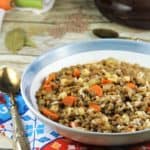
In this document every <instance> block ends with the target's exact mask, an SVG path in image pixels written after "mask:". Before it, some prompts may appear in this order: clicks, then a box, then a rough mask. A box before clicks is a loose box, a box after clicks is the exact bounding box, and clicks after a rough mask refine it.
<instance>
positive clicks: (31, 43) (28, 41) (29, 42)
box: [24, 37, 36, 48]
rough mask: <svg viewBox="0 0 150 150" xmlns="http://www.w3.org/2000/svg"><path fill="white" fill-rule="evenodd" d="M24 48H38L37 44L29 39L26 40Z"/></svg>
mask: <svg viewBox="0 0 150 150" xmlns="http://www.w3.org/2000/svg"><path fill="white" fill-rule="evenodd" d="M24 46H29V47H33V48H36V44H35V43H34V42H33V41H32V40H31V39H30V38H28V37H26V39H25V43H24Z"/></svg>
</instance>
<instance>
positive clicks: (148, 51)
mask: <svg viewBox="0 0 150 150" xmlns="http://www.w3.org/2000/svg"><path fill="white" fill-rule="evenodd" d="M98 43H106V44H107V43H111V44H116V45H117V44H125V45H126V44H127V47H128V48H127V49H128V50H123V51H129V52H135V53H142V54H148V55H149V56H150V43H148V42H143V41H134V40H124V39H98V40H97V39H96V40H88V41H81V42H73V43H71V44H65V45H64V46H59V47H56V48H53V49H50V51H49V50H48V51H47V52H46V53H44V54H42V55H40V56H38V57H37V58H36V59H35V60H33V62H32V63H31V64H29V65H28V66H27V67H26V68H25V70H24V72H23V74H22V77H21V84H20V89H21V94H22V96H23V99H24V101H25V103H26V105H27V106H28V107H29V109H30V110H31V111H32V112H33V113H34V115H35V116H37V117H38V118H39V119H40V120H43V121H44V122H46V124H47V123H50V124H52V126H55V127H57V128H58V126H59V127H60V128H62V129H63V130H66V131H69V132H76V133H80V134H84V135H94V136H133V135H137V134H144V133H147V132H150V129H144V130H139V131H134V132H119V133H118V132H117V133H111V132H109V133H103V132H92V131H86V130H80V129H76V128H71V127H67V126H65V125H63V124H60V123H57V122H55V121H53V120H51V119H49V118H47V117H46V116H44V115H42V114H41V113H40V112H39V111H38V110H36V109H34V107H33V106H32V105H31V104H30V101H29V100H28V97H27V96H26V94H25V87H24V78H25V76H26V74H27V72H28V71H29V70H30V69H31V68H32V67H33V66H34V65H35V64H36V63H37V62H38V61H39V60H40V59H43V58H44V57H46V56H47V54H49V53H57V50H63V49H67V50H68V49H70V48H72V47H77V46H81V48H79V49H82V46H84V45H90V44H98ZM131 45H135V46H140V47H139V49H136V50H133V49H130V48H129V47H130V46H131ZM141 47H143V48H144V50H145V51H142V49H141ZM98 49H100V48H98ZM94 50H95V49H94ZM102 50H104V48H102ZM119 51H122V50H121V49H120V50H119ZM73 54H74V53H73ZM75 54H77V53H75ZM67 56H70V55H68V54H67V55H66V56H64V57H67ZM64 57H62V58H64ZM56 61H57V60H56ZM51 63H52V62H51Z"/></svg>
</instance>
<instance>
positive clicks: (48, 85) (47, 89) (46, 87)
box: [43, 84, 52, 92]
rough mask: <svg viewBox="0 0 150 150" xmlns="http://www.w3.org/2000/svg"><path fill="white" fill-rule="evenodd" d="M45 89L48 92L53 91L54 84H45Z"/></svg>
mask: <svg viewBox="0 0 150 150" xmlns="http://www.w3.org/2000/svg"><path fill="white" fill-rule="evenodd" d="M43 89H44V90H45V91H47V92H51V91H52V86H51V85H50V84H44V85H43Z"/></svg>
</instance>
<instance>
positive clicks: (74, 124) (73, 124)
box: [70, 121, 78, 128]
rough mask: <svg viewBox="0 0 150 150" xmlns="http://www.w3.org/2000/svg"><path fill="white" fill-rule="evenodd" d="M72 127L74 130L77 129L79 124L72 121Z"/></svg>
mask: <svg viewBox="0 0 150 150" xmlns="http://www.w3.org/2000/svg"><path fill="white" fill-rule="evenodd" d="M70 126H71V127H72V128H76V127H78V123H77V122H75V121H71V122H70Z"/></svg>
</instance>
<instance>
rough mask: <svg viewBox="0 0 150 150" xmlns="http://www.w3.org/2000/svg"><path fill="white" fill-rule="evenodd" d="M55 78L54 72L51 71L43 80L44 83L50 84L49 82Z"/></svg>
mask: <svg viewBox="0 0 150 150" xmlns="http://www.w3.org/2000/svg"><path fill="white" fill-rule="evenodd" d="M55 79H56V73H52V74H50V75H49V76H48V77H47V78H46V79H45V80H44V84H50V82H51V81H54V80H55Z"/></svg>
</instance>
